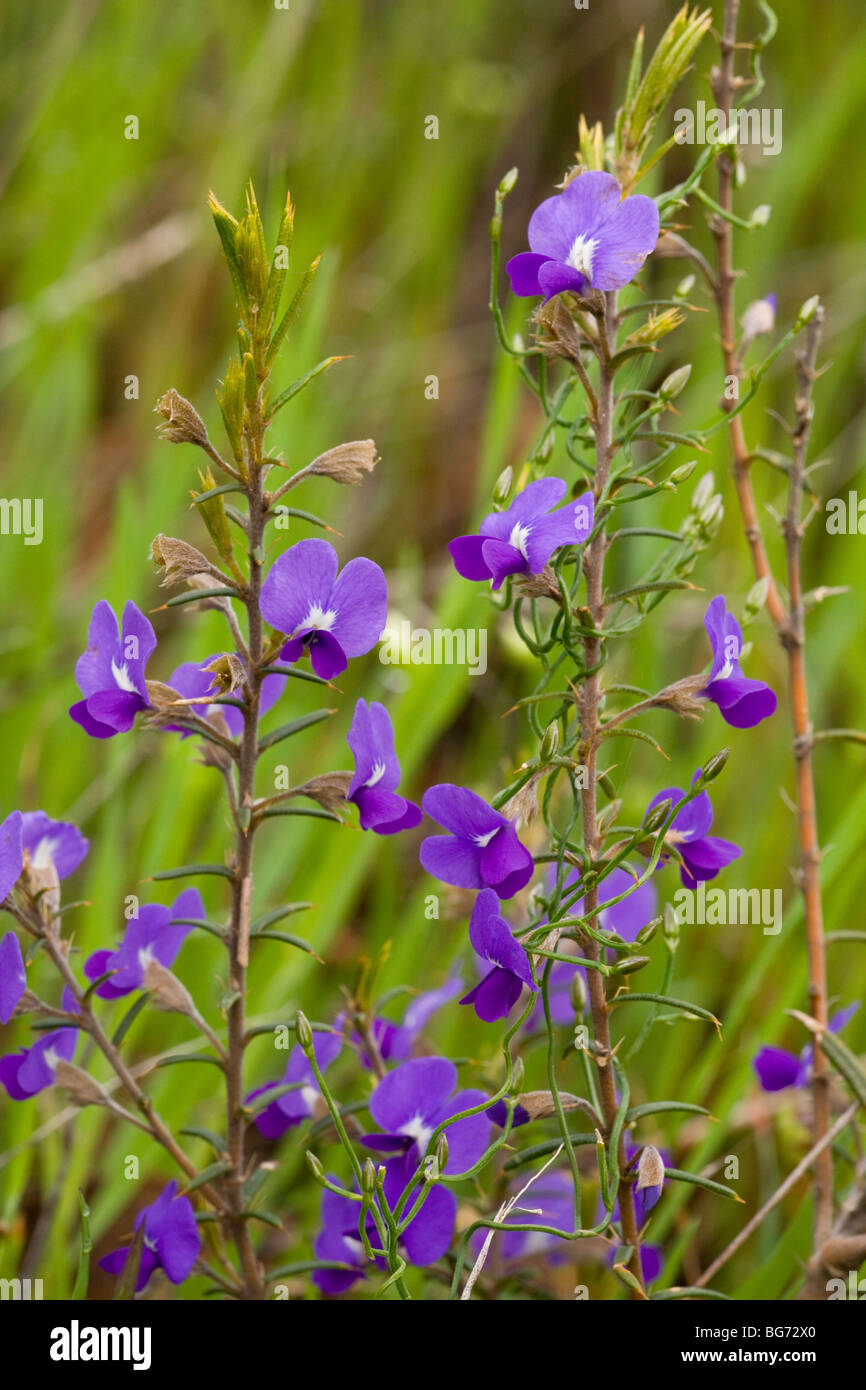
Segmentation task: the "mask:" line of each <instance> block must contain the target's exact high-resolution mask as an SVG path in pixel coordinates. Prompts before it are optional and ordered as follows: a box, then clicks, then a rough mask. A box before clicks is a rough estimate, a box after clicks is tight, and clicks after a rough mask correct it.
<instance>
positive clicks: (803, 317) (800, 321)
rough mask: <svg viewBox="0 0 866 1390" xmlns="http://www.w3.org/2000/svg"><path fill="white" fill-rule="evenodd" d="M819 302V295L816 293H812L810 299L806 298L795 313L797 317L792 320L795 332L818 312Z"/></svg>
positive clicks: (809, 321)
mask: <svg viewBox="0 0 866 1390" xmlns="http://www.w3.org/2000/svg"><path fill="white" fill-rule="evenodd" d="M820 303H821V296H820V295H818V294H813V295H812V297H811V299H807V300H806V302H805V304H804V305H803V306H802V308H801V309H800V312H799V314H798V315H797V318H796V320H795V322H794V332H795V333H799V332H800V330H801V329H802V328H805V327H806V324H807V323H811V322H812V319H813V318H814V317H815V315H816V313H817V312H818V306H819V305H820Z"/></svg>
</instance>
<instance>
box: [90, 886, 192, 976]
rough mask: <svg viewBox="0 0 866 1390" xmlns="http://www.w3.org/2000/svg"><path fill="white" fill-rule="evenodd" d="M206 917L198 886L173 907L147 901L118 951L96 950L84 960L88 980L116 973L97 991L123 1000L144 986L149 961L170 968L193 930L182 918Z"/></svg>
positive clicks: (188, 890) (189, 889)
mask: <svg viewBox="0 0 866 1390" xmlns="http://www.w3.org/2000/svg"><path fill="white" fill-rule="evenodd" d="M204 916H205V906H204V903H203V902H202V899H201V894H200V893H199V891H198V889H197V888H187V889H186V890H185V891H184V892H183V893H181V895H180V897H179V898H176V899H175V901H174V902H173V903H172V905H171V907H162V906H161V905H160V904H159V903H148V904H147V905H146V906H145V907H142V908H139V912H138V916H137V917H133V918H132V919H131V920H130V922H129V925H128V926H127V928H126V931H125V932H124V936H123V940H122V942H121V943H120V945H119V946H118V948H117V950H116V951H111V950H102V951H94V952H93V954H92V955H91V956H88V958H87V961H86V962H85V966H84V973H85V975H86V976H87V978H88V980H98V979H99V977H100V975H105V974H106V972H107V971H109V970H110V971H113V972H114V973H113V974H112V976H111V979H110V980H104V981H103V982H102V984H101V985H98V986H97V989H96V993H97V994H98V995H100V997H101V998H102V999H121V998H122V997H123V996H124V995H125V994H131V993H132V991H133V990H135V989H144V975H145V971H146V970H147V967H148V965H149V964H150V962H151V961H152V960H156V961H159V963H160V965H164V966H165V968H166V969H169V967H170V966H172V965H173V964H174V961H175V957H176V956H177V953H178V951H179V950H180V948H181V946H182V945H183V943H184V941H185V940H186V938H187V937H188V936H189V933H190V932H191V931H192V927H191V926H183V925H181V921H180V920H179V919H182V920H186V919H190V918H192V919H195V920H197V921H200V920H201V919H202V918H203V917H204Z"/></svg>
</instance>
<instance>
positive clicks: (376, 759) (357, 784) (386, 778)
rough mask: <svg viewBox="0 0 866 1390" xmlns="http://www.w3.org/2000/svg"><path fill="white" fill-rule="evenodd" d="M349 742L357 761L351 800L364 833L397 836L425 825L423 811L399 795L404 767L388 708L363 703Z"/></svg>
mask: <svg viewBox="0 0 866 1390" xmlns="http://www.w3.org/2000/svg"><path fill="white" fill-rule="evenodd" d="M347 742H348V744H349V747H350V748H351V750H352V754H353V756H354V759H355V775H354V777H353V778H352V781H351V784H350V786H349V792H348V800H349V801H354V803H355V805H356V806H357V808H358V815H359V818H360V821H361V829H362V830H375V832H376V834H377V835H396V834H397V832H398V831H400V830H411V829H412V827H413V826H416V825H420V824H421V809H420V807H418V806H416V805H415V803H414V802H413V801H407V800H406V799H405V797H402V796H400V795H399V794H398V792H397V787H398V786H399V784H400V764H399V762H398V761H397V754H396V753H395V751H394V728H393V725H392V724H391V720H390V717H389V715H388V711H387V710H386V709H385V706H384V705H380V704H379V703H378V702H377V701H376V700H373V701H372V702H371V703H370V704H369V705H368V704H367V701H366V700H359V701H358V703H357V704H356V706H355V713H354V715H353V717H352V724H351V727H350V729H349V733H348V735H347Z"/></svg>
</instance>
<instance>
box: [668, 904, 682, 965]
mask: <svg viewBox="0 0 866 1390" xmlns="http://www.w3.org/2000/svg"><path fill="white" fill-rule="evenodd" d="M664 938H665V945H666V946H667V948H668V950H669V951H670V952H671V954H673V952H674V951H675V950H676V949H677V947H678V946H679V944H680V923H679V918H678V917H677V914H676V912H675V911H674V909H673V907H672V906H671V904H670V903H665V911H664Z"/></svg>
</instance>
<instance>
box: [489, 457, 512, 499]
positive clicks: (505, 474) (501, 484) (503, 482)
mask: <svg viewBox="0 0 866 1390" xmlns="http://www.w3.org/2000/svg"><path fill="white" fill-rule="evenodd" d="M513 482H514V470H513V468H512V467H511V465H510V464H509V466H508V468H503V470H502V472H501V473H500V474H499V477H498V478H497V479H496V482H495V483H494V484H493V500H494V502H496V503H497V504H499V505H500V506H501V504H502V503H503V502H507V501H508V496H509V493H510V492H511V485H512V483H513Z"/></svg>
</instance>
